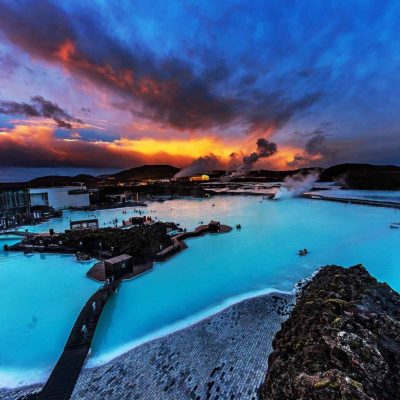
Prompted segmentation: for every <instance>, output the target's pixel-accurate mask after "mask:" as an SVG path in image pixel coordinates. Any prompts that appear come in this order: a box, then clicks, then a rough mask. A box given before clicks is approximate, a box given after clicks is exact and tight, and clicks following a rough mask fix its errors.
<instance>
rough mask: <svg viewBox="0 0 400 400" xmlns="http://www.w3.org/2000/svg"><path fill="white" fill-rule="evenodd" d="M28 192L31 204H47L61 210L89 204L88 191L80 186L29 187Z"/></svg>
mask: <svg viewBox="0 0 400 400" xmlns="http://www.w3.org/2000/svg"><path fill="white" fill-rule="evenodd" d="M29 193H30V200H31V205H32V206H47V207H53V208H54V209H55V210H61V209H64V208H69V207H85V206H88V205H89V204H90V196H89V191H88V190H87V189H86V187H81V186H63V187H51V188H34V189H29Z"/></svg>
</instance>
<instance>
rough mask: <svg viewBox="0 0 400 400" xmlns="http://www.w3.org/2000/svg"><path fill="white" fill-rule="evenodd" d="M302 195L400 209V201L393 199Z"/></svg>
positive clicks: (310, 197) (313, 198) (308, 197)
mask: <svg viewBox="0 0 400 400" xmlns="http://www.w3.org/2000/svg"><path fill="white" fill-rule="evenodd" d="M302 197H304V198H306V199H311V200H326V201H336V202H337V203H345V204H359V205H363V206H373V207H387V208H396V209H400V203H396V202H392V201H377V200H368V199H353V198H345V197H328V196H321V195H318V194H313V193H307V194H303V195H302Z"/></svg>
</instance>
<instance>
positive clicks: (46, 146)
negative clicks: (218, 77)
mask: <svg viewBox="0 0 400 400" xmlns="http://www.w3.org/2000/svg"><path fill="white" fill-rule="evenodd" d="M253 150H254V143H253V144H251V143H249V142H248V139H246V142H244V141H243V140H240V139H237V140H236V141H234V142H232V141H231V142H230V143H229V145H228V144H226V143H225V142H224V140H223V139H221V138H218V137H214V136H211V135H208V136H202V137H191V138H187V139H185V138H181V139H176V138H175V139H161V140H158V139H153V138H148V137H142V138H139V139H127V138H120V139H117V140H114V141H112V142H103V141H91V142H88V141H85V140H82V138H81V137H80V136H79V134H77V133H72V134H71V136H70V137H69V138H66V139H62V138H57V137H56V136H55V131H54V127H52V126H49V125H46V124H44V125H38V124H35V125H23V124H18V125H15V126H14V128H12V129H8V128H3V129H2V130H1V129H0V165H4V166H6V165H7V166H76V167H115V168H127V167H132V166H135V165H141V164H146V163H147V164H150V163H151V164H164V163H168V164H173V165H177V166H179V167H184V166H186V165H188V164H190V163H191V162H192V161H193V160H194V159H197V158H199V157H202V156H203V157H204V156H207V155H210V154H212V155H213V156H215V157H217V158H218V159H219V160H220V162H221V165H226V166H229V165H231V164H232V162H233V161H235V162H236V163H237V162H240V161H241V158H242V157H243V155H244V154H248V152H249V151H253ZM299 151H300V149H298V148H292V147H283V148H280V149H279V151H278V153H277V154H276V155H274V156H272V157H270V158H269V159H268V160H267V161H266V162H260V163H257V164H256V166H255V167H256V168H257V167H259V168H273V169H287V168H288V167H287V163H288V162H289V161H290V160H292V159H293V156H294V155H295V154H297V153H298V152H299ZM232 153H235V154H236V157H233V158H234V159H235V160H233V158H232V157H231V154H232Z"/></svg>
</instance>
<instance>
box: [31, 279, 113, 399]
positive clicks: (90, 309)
mask: <svg viewBox="0 0 400 400" xmlns="http://www.w3.org/2000/svg"><path fill="white" fill-rule="evenodd" d="M119 282H120V281H115V282H113V283H105V284H104V285H103V287H102V288H101V289H99V290H98V291H97V292H96V293H95V294H94V295H93V296H91V297H90V299H89V300H88V301H87V302H86V304H85V306H84V307H83V309H82V311H81V312H80V314H79V316H78V318H77V320H76V322H75V324H74V326H73V328H72V331H71V333H70V335H69V338H68V340H67V343H66V345H65V348H64V351H63V353H62V354H61V356H60V358H59V359H58V361H57V364H56V366H55V367H54V369H53V371H52V373H51V375H50V377H49V379H48V380H47V382H46V384H45V385H44V387H43V389H42V390H41V391H40V392H39V393H37V394H36V395H33V396H31V397H30V398H32V399H33V398H36V399H39V400H67V399H69V398H70V397H71V395H72V391H73V390H74V387H75V383H76V381H77V379H78V377H79V374H80V372H81V369H82V367H83V364H84V362H85V360H86V357H87V355H88V353H89V350H90V346H91V343H92V339H93V336H94V333H95V330H96V327H97V323H98V321H99V319H100V315H101V312H102V310H103V307H104V305H105V304H106V302H107V300H108V299H109V298H110V296H111V295H112V293H114V291H115V289H116V288H117V287H118V285H119ZM60 311H61V310H60Z"/></svg>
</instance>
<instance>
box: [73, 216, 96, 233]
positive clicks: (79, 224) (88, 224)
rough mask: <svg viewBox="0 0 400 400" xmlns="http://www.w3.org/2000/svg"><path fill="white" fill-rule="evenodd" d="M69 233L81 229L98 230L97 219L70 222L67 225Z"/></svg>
mask: <svg viewBox="0 0 400 400" xmlns="http://www.w3.org/2000/svg"><path fill="white" fill-rule="evenodd" d="M69 227H70V229H71V231H76V230H82V229H99V220H98V219H82V220H80V221H71V222H70V223H69Z"/></svg>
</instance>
